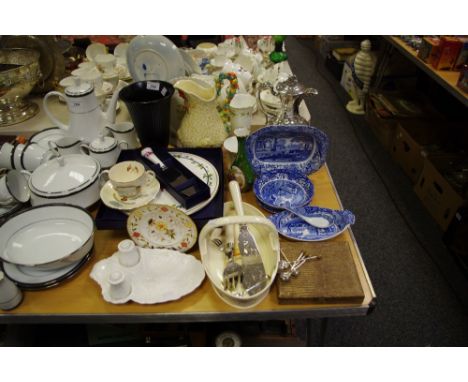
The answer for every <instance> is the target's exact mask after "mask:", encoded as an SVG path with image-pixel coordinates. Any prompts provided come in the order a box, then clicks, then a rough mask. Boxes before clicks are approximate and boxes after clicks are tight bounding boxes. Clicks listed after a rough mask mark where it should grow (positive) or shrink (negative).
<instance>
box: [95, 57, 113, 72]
mask: <svg viewBox="0 0 468 382" xmlns="http://www.w3.org/2000/svg"><path fill="white" fill-rule="evenodd" d="M94 62H95V63H96V65H97V66H98V68H99V70H100V71H101V72H103V73H105V72H108V71H111V70H112V69H114V68H115V64H116V62H117V58H116V57H114V55H113V54H109V53H107V54H98V55H97V56H96V57H95V58H94Z"/></svg>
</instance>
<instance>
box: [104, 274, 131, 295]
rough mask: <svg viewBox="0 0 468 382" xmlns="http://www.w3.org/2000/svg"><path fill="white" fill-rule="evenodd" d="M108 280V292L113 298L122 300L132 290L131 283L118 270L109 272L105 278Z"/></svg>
mask: <svg viewBox="0 0 468 382" xmlns="http://www.w3.org/2000/svg"><path fill="white" fill-rule="evenodd" d="M107 281H108V282H109V285H110V288H109V294H110V296H111V298H112V299H113V300H116V301H119V300H123V299H125V298H126V297H128V295H129V294H130V292H131V291H132V285H131V284H130V282H129V281H128V280H127V279H126V278H125V274H124V273H123V272H120V271H114V272H111V273H110V274H109V277H108V279H107Z"/></svg>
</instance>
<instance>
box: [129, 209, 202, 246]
mask: <svg viewBox="0 0 468 382" xmlns="http://www.w3.org/2000/svg"><path fill="white" fill-rule="evenodd" d="M127 232H128V234H129V236H130V237H131V239H132V240H133V241H134V242H135V244H136V245H138V246H139V247H143V248H153V249H154V248H166V249H174V250H178V251H182V252H185V251H188V250H189V249H190V248H192V247H193V246H194V245H195V244H196V242H197V237H198V231H197V226H196V225H195V223H194V222H193V220H192V219H190V217H189V216H188V215H186V214H184V213H183V212H182V211H180V210H178V209H177V208H174V207H170V206H166V205H161V204H159V205H156V204H154V205H148V206H144V207H141V208H138V209H136V210H134V211H133V212H132V213H131V214H130V216H129V217H128V220H127Z"/></svg>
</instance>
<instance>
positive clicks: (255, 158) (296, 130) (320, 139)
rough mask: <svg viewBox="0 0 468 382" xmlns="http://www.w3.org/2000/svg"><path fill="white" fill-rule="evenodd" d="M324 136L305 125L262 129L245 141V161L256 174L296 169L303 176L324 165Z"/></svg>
mask: <svg viewBox="0 0 468 382" xmlns="http://www.w3.org/2000/svg"><path fill="white" fill-rule="evenodd" d="M328 145H329V141H328V137H327V135H326V134H325V133H324V132H323V131H322V130H319V129H317V128H316V127H313V126H308V125H274V126H265V127H264V128H262V129H260V130H257V131H256V132H254V133H253V134H251V135H250V136H249V137H248V138H247V140H246V151H247V157H248V159H249V162H250V163H251V165H252V168H253V169H254V171H255V172H256V173H257V174H261V173H262V172H265V171H279V170H296V171H298V172H300V173H301V174H304V175H309V174H310V173H312V172H315V171H317V170H318V169H320V167H322V165H323V164H324V163H325V160H326V157H327V152H328Z"/></svg>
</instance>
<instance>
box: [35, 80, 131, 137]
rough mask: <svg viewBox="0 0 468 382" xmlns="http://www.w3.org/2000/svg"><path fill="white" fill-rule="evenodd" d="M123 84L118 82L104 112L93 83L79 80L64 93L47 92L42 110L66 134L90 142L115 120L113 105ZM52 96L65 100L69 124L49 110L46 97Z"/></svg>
mask: <svg viewBox="0 0 468 382" xmlns="http://www.w3.org/2000/svg"><path fill="white" fill-rule="evenodd" d="M124 85H125V83H122V82H120V83H119V86H118V87H117V89H116V90H115V92H114V94H113V96H112V99H111V101H110V104H109V107H108V109H107V112H106V113H104V112H102V110H101V107H100V105H99V101H98V99H97V97H96V94H95V93H94V87H93V85H92V84H91V83H88V82H82V83H80V82H79V80H77V82H76V83H75V84H74V85H72V86H68V87H66V88H65V94H63V93H60V92H58V91H51V92H49V93H47V94H46V96H45V97H44V101H43V103H44V111H45V112H46V114H47V116H48V117H49V119H50V120H51V121H52V122H53V123H54V124H55V125H56V126H58V127H60V128H61V129H63V130H65V131H66V132H67V135H68V136H72V137H76V138H80V139H81V140H83V141H85V142H91V141H92V140H94V139H96V138H98V137H99V135H100V134H101V133H102V132H103V131H104V129H105V127H106V126H107V125H109V124H112V123H114V122H115V106H116V103H117V100H118V96H119V91H120V89H121V88H122V86H124ZM52 96H58V97H60V98H62V99H63V100H65V101H66V103H67V107H68V111H69V113H70V124H69V125H65V124H64V123H62V122H61V121H59V120H58V119H57V118H56V117H55V116H54V115H53V114H52V113H51V111H50V110H49V107H48V99H49V98H50V97H52Z"/></svg>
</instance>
